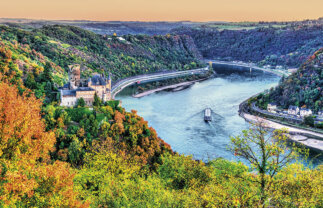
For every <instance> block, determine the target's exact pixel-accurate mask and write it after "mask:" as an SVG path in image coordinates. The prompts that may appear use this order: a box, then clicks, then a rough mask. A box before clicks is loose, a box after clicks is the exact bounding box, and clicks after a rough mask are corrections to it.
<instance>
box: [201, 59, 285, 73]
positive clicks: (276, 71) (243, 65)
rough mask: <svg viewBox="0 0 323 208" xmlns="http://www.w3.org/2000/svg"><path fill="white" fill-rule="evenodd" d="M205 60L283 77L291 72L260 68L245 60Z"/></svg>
mask: <svg viewBox="0 0 323 208" xmlns="http://www.w3.org/2000/svg"><path fill="white" fill-rule="evenodd" d="M206 62H211V63H212V64H218V65H226V66H236V67H245V68H249V69H250V70H251V69H256V70H261V71H264V72H268V73H272V74H275V75H277V76H279V77H283V76H285V77H287V76H289V75H291V73H290V72H288V71H286V70H281V69H268V68H262V67H259V66H257V65H256V64H255V63H245V62H237V61H218V60H206Z"/></svg>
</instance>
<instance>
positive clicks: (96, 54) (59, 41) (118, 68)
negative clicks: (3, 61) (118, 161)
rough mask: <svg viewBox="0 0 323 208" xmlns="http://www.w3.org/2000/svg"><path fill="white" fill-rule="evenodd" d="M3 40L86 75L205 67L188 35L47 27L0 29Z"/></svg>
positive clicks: (141, 72)
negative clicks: (106, 33) (118, 33)
mask: <svg viewBox="0 0 323 208" xmlns="http://www.w3.org/2000/svg"><path fill="white" fill-rule="evenodd" d="M0 31H1V33H0V37H1V39H2V40H3V41H4V40H6V41H8V42H12V41H17V43H19V44H22V45H29V47H30V49H31V50H35V51H37V52H40V53H42V54H43V55H44V56H46V57H48V58H49V59H50V60H51V61H53V62H54V63H56V64H57V65H59V66H61V67H62V68H64V69H65V70H67V68H68V65H69V64H74V63H79V64H82V65H83V66H84V67H83V75H84V76H89V74H90V73H91V72H92V71H100V72H102V70H103V71H104V72H105V73H106V74H107V73H108V72H111V73H112V74H113V75H114V76H115V79H118V78H122V77H127V76H131V75H137V74H143V73H149V72H154V71H157V70H162V69H164V70H185V69H191V68H194V67H198V66H202V65H203V64H202V63H201V62H200V58H201V55H200V53H199V52H198V50H197V49H196V47H195V45H194V42H193V40H192V39H191V38H190V37H188V36H185V35H183V36H179V35H174V36H170V35H168V36H153V37H151V36H132V35H128V36H124V37H117V36H101V35H98V34H95V33H93V32H90V31H87V30H83V29H81V28H78V27H72V26H59V25H53V26H44V27H43V28H40V29H35V30H32V31H25V30H22V29H18V28H13V27H6V26H0Z"/></svg>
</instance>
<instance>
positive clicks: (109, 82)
mask: <svg viewBox="0 0 323 208" xmlns="http://www.w3.org/2000/svg"><path fill="white" fill-rule="evenodd" d="M111 82H112V80H111V74H110V73H109V76H108V79H107V82H106V87H107V91H111V84H112V83H111Z"/></svg>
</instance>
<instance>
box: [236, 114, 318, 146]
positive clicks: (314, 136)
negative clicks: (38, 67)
mask: <svg viewBox="0 0 323 208" xmlns="http://www.w3.org/2000/svg"><path fill="white" fill-rule="evenodd" d="M240 116H241V117H242V118H244V119H245V120H246V121H248V122H250V123H255V122H260V123H262V124H263V125H264V126H265V127H267V128H270V129H282V128H285V129H287V130H288V132H289V135H290V137H289V138H290V140H292V141H293V142H297V143H300V144H303V145H305V146H307V147H309V148H310V149H313V150H316V151H323V134H320V133H317V132H312V131H308V130H303V129H298V128H294V127H291V126H287V125H283V124H280V123H277V122H274V121H270V120H267V119H265V118H262V117H258V116H254V115H251V114H247V113H244V112H241V113H240Z"/></svg>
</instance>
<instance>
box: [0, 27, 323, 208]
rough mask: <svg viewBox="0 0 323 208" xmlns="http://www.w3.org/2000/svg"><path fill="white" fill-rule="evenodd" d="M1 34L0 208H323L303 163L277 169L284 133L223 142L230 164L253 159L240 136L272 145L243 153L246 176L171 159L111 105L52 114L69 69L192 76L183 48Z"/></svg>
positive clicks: (128, 39) (139, 40) (165, 39)
mask: <svg viewBox="0 0 323 208" xmlns="http://www.w3.org/2000/svg"><path fill="white" fill-rule="evenodd" d="M0 32H1V33H0V37H1V39H0V207H5V208H11V207H138V208H139V207H140V208H141V207H270V206H273V207H320V205H321V204H322V203H323V201H322V197H320V196H322V192H323V188H322V183H321V179H322V177H323V176H322V174H323V171H322V166H318V167H315V168H313V169H310V168H306V167H304V165H303V163H302V162H301V161H300V162H299V163H298V162H295V160H296V159H297V158H299V155H300V154H302V155H307V151H306V150H304V149H302V148H296V147H289V146H288V148H290V150H291V154H288V157H287V158H286V159H285V158H284V156H283V155H284V151H286V149H287V142H286V141H287V137H286V132H284V131H277V132H275V134H271V132H268V133H266V134H265V135H262V134H264V132H266V131H264V130H262V131H259V130H257V129H251V130H250V131H245V132H244V133H243V135H242V136H237V137H233V138H232V139H231V140H232V146H230V151H231V152H232V154H234V155H235V156H237V157H238V158H244V159H246V158H245V157H244V156H245V155H246V151H247V153H248V154H249V153H250V152H248V151H249V150H250V146H249V148H248V146H246V144H249V143H251V145H252V148H254V145H255V144H257V143H255V142H250V140H246V138H244V137H248V135H249V136H250V138H252V139H254V138H267V137H268V138H271V139H269V140H267V141H269V142H268V143H266V144H264V145H265V148H263V149H264V150H263V151H265V153H264V155H266V158H263V159H262V158H261V156H258V154H256V153H258V152H257V151H255V154H254V153H250V154H252V155H255V156H254V157H250V158H248V159H249V160H248V159H247V160H248V161H249V162H250V164H251V165H250V164H243V163H242V162H232V161H227V160H225V159H221V158H219V159H216V160H213V161H208V163H204V162H203V161H196V160H194V159H193V158H192V157H190V156H184V155H179V154H177V153H175V152H173V150H172V149H171V147H170V146H169V145H168V144H167V143H165V142H164V141H163V140H162V138H160V137H158V135H157V133H156V131H155V130H154V129H153V128H152V127H150V126H149V124H148V123H147V121H145V120H144V119H143V118H142V117H140V116H139V115H137V113H136V111H134V110H133V111H131V112H127V111H126V110H125V109H124V108H122V107H121V106H120V105H119V101H108V102H105V103H104V102H102V101H100V100H99V99H97V100H95V102H94V106H93V108H88V107H86V106H84V102H83V103H82V102H80V101H79V102H78V103H77V105H76V106H75V107H71V108H68V107H62V106H59V105H58V102H57V99H56V98H57V94H56V92H57V91H56V88H57V87H58V86H59V85H61V84H62V83H64V79H66V70H67V65H69V64H71V63H81V64H83V65H84V67H83V70H84V71H83V74H82V76H87V75H89V74H90V73H91V72H92V71H95V70H100V69H101V67H102V68H103V69H104V72H106V73H107V72H112V73H113V74H114V76H115V77H123V76H129V75H132V74H138V73H146V72H151V71H154V70H159V69H162V68H163V67H166V66H171V67H172V66H174V67H175V68H176V67H177V66H180V67H179V69H186V68H191V67H197V66H199V63H198V58H199V57H200V56H199V54H198V52H197V51H196V50H195V48H194V44H192V43H191V42H192V39H190V38H189V37H187V36H172V35H169V36H155V37H148V36H131V35H129V36H124V37H123V38H124V39H125V40H123V39H120V38H118V37H117V36H106V37H103V36H100V35H96V34H94V33H91V32H88V31H85V30H82V29H79V28H75V27H66V26H50V27H44V28H42V29H37V30H33V31H24V30H21V29H16V28H8V27H1V30H0ZM320 54H321V51H320V52H318V53H317V54H316V55H315V56H314V58H313V59H312V60H310V62H309V63H310V64H315V63H316V61H315V60H317V57H321V55H320ZM309 66H310V65H309ZM320 66H321V65H320ZM91 67H92V68H91ZM146 67H147V68H146ZM314 67H315V66H314ZM311 69H312V68H311ZM312 70H313V73H312V74H313V76H314V75H315V73H314V69H312ZM306 76H307V75H306ZM320 76H322V74H321V75H320ZM315 80H316V79H315ZM320 80H322V79H321V78H320ZM309 84H311V83H309ZM255 135H258V136H256V137H255ZM175 139H176V138H175ZM252 141H254V140H252ZM260 142H261V141H260ZM258 151H261V149H258ZM250 154H249V155H250ZM258 161H265V162H261V163H258ZM291 161H293V162H294V163H292V164H291V163H290V162H291ZM248 165H249V166H248Z"/></svg>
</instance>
